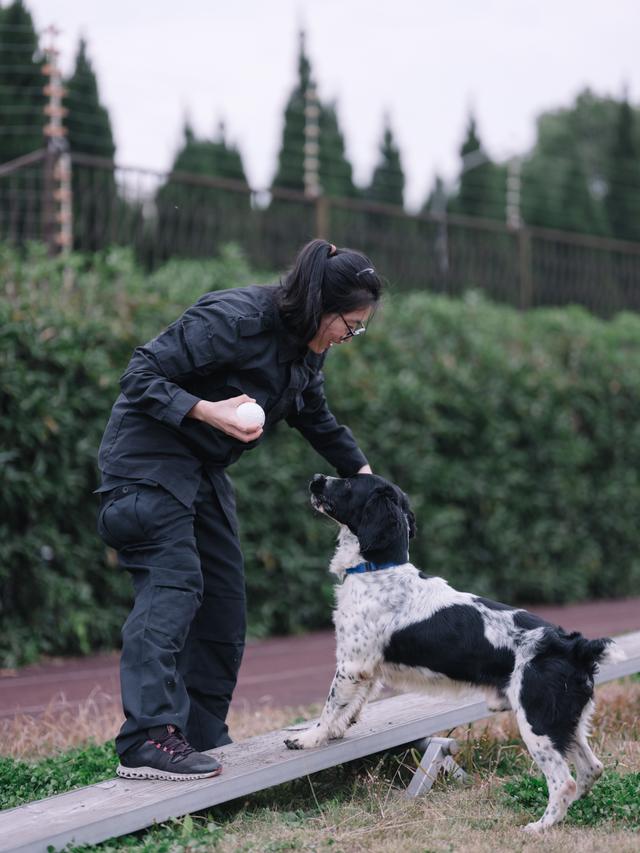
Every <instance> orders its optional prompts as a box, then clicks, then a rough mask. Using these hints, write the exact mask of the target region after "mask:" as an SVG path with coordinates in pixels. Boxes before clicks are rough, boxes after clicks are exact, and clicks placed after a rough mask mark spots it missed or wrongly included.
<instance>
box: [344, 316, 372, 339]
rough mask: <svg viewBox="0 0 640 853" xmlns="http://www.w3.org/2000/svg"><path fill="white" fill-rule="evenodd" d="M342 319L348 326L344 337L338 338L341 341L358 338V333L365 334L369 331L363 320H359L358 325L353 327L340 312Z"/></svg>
mask: <svg viewBox="0 0 640 853" xmlns="http://www.w3.org/2000/svg"><path fill="white" fill-rule="evenodd" d="M340 319H341V320H342V322H343V323H344V324H345V326H346V327H347V333H346V334H345V335H342V337H341V338H339V339H338V340H339V341H340V342H341V343H342V341H348V340H349V339H350V338H357V337H358V335H364V333H365V332H366V331H367V327H366V326H365V324H364V323H363V322H362V320H357V321H356V325H355V326H353V327H352V326H350V325H349V324H348V323H347V321H346V320H345V319H344V317H343V316H342V314H340Z"/></svg>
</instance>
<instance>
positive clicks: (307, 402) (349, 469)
mask: <svg viewBox="0 0 640 853" xmlns="http://www.w3.org/2000/svg"><path fill="white" fill-rule="evenodd" d="M302 397H303V403H304V405H303V407H302V409H301V410H300V411H299V412H296V413H294V414H292V415H289V416H288V417H287V419H286V420H287V423H288V424H289V426H291V427H295V428H296V429H297V430H299V432H300V433H301V434H302V435H303V436H304V437H305V438H306V439H307V441H308V442H309V444H311V446H312V447H313V448H314V450H317V452H318V453H319V454H320V455H321V456H324V458H325V459H326V460H327V462H329V464H330V465H333V467H334V468H335V469H336V471H337V472H338V474H339V475H340V476H341V477H351V476H352V475H353V474H356V473H357V472H358V471H359V470H360V468H362V466H363V465H366V464H367V459H366V457H365V456H364V454H363V453H362V451H361V450H360V448H359V447H358V445H357V443H356V440H355V438H354V437H353V433H352V432H351V430H350V429H348V428H347V427H345V426H342V425H341V424H339V423H338V422H337V420H336V418H335V416H334V415H333V414H332V413H331V411H330V410H329V406H328V404H327V400H326V397H325V395H324V374H323V373H322V371H321V370H320V371H318V373H316V374H315V375H314V377H313V378H312V379H311V382H310V383H309V384H308V385H307V387H306V388H305V390H304V391H303V392H302Z"/></svg>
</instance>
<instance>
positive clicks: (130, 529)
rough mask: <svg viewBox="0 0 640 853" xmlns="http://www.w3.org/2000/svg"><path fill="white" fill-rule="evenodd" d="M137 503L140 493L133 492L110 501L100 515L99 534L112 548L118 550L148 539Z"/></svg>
mask: <svg viewBox="0 0 640 853" xmlns="http://www.w3.org/2000/svg"><path fill="white" fill-rule="evenodd" d="M137 502H138V493H137V492H136V491H132V492H129V493H128V494H126V495H122V496H121V497H117V498H112V499H111V500H108V501H107V502H106V503H105V505H104V506H103V507H102V508H101V510H100V512H99V513H98V533H99V534H100V536H101V537H102V539H103V541H104V542H105V543H106V544H107V545H108V546H109V547H110V548H115V549H116V550H118V549H120V548H124V547H125V546H126V545H132V544H134V543H136V542H143V541H144V540H145V539H146V538H147V534H146V532H145V531H144V530H143V528H142V525H141V524H140V521H139V519H138V514H137V512H136V504H137Z"/></svg>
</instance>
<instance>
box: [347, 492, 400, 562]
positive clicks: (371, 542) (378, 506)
mask: <svg viewBox="0 0 640 853" xmlns="http://www.w3.org/2000/svg"><path fill="white" fill-rule="evenodd" d="M403 529H406V526H405V520H404V514H403V512H402V510H401V509H400V507H399V506H398V499H397V497H396V495H395V492H394V491H393V489H392V488H391V486H382V487H381V488H378V489H375V490H374V491H373V492H372V493H371V494H370V495H369V498H368V500H367V502H366V504H365V505H364V509H363V510H362V518H361V519H360V525H359V526H358V541H359V542H360V551H362V552H364V551H380V550H382V549H383V548H386V547H388V546H389V545H391V544H392V543H393V542H395V541H396V539H397V538H398V537H399V536H401V535H402V532H403Z"/></svg>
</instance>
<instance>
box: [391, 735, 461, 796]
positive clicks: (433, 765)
mask: <svg viewBox="0 0 640 853" xmlns="http://www.w3.org/2000/svg"><path fill="white" fill-rule="evenodd" d="M416 747H417V748H418V749H419V750H421V751H422V752H423V756H422V758H421V760H420V763H419V764H418V766H417V768H416V771H415V773H414V774H413V779H412V780H411V782H410V783H409V785H408V786H407V790H406V791H405V796H407V797H417V796H418V795H419V794H426V793H427V791H429V790H430V789H431V786H432V785H433V783H434V782H435V781H436V777H437V775H438V772H439V771H440V769H442V770H444V771H445V772H446V773H450V774H451V775H452V776H453V778H454V779H456V780H457V781H459V782H464V781H466V780H467V779H468V776H467V774H466V773H465V772H464V770H463V769H462V767H460V765H458V764H457V763H456V762H455V761H454V759H453V756H454V755H456V754H457V753H458V751H459V749H460V747H459V746H458V743H457V741H455V740H454V739H453V738H450V737H427V738H424V739H423V740H420V741H418V742H417V743H416Z"/></svg>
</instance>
